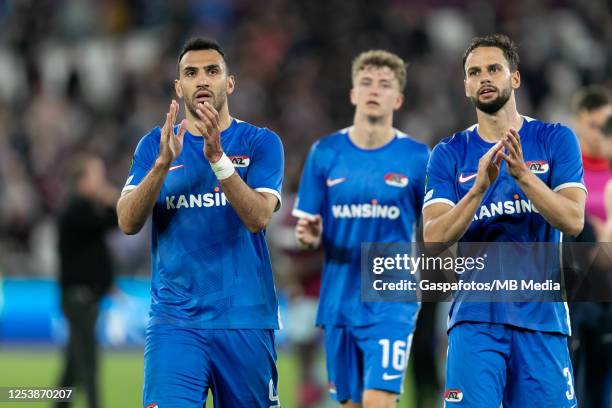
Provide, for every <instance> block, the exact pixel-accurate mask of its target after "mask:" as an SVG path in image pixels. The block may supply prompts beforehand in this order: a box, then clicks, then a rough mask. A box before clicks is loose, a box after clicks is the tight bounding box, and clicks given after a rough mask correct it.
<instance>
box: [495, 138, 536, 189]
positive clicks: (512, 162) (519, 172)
mask: <svg viewBox="0 0 612 408" xmlns="http://www.w3.org/2000/svg"><path fill="white" fill-rule="evenodd" d="M502 143H503V144H504V147H505V150H506V152H503V151H502V152H501V153H500V155H501V157H502V159H504V161H505V162H506V164H507V165H508V172H509V173H510V175H511V176H512V177H513V178H515V179H516V180H520V179H521V178H522V177H524V176H525V175H526V174H529V169H528V168H527V165H526V164H525V160H523V148H522V147H521V137H520V136H519V134H518V132H517V131H516V130H514V129H512V128H510V129H509V130H508V132H507V133H506V136H504V138H503V139H502Z"/></svg>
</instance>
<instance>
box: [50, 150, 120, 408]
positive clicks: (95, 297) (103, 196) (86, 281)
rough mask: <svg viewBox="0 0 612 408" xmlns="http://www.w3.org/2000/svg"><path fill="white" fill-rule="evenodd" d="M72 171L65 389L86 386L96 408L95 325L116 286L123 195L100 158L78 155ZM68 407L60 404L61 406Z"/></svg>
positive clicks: (63, 251) (63, 227)
mask: <svg viewBox="0 0 612 408" xmlns="http://www.w3.org/2000/svg"><path fill="white" fill-rule="evenodd" d="M70 170H71V171H70V182H71V195H70V198H69V199H68V202H67V204H66V206H65V208H64V210H63V211H62V213H61V215H60V217H59V258H60V279H59V280H60V286H61V292H62V293H61V302H62V310H63V312H64V314H65V316H66V319H67V321H68V325H69V328H70V337H69V340H68V344H67V347H66V351H65V360H64V361H65V366H64V371H63V374H62V377H61V379H60V386H61V387H71V386H74V385H77V386H82V387H83V390H84V391H85V393H86V396H87V404H88V407H89V408H96V407H98V406H99V401H98V393H97V384H96V348H97V345H96V337H95V325H96V320H97V318H98V302H99V300H100V298H102V296H104V295H105V294H107V293H108V292H109V291H110V289H111V287H112V285H113V272H112V265H111V256H110V253H109V250H108V248H107V245H106V243H105V236H106V233H107V232H108V231H109V230H111V229H113V228H115V227H116V226H117V217H116V213H115V209H114V208H115V201H116V200H117V197H118V195H119V194H118V191H117V190H116V189H115V188H114V187H113V186H111V184H110V183H109V182H108V180H107V179H106V170H105V166H104V162H103V161H102V160H101V159H100V158H99V157H97V156H95V155H91V154H80V155H77V156H76V157H75V159H74V161H73V162H72V163H71V168H70ZM68 405H69V404H68V403H67V402H60V403H58V405H57V407H58V408H59V407H67V406H68Z"/></svg>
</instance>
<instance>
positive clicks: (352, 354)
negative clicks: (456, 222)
mask: <svg viewBox="0 0 612 408" xmlns="http://www.w3.org/2000/svg"><path fill="white" fill-rule="evenodd" d="M352 79H353V88H352V89H351V92H350V100H351V103H352V104H353V105H354V106H355V116H354V122H353V126H351V127H348V128H346V129H343V130H340V131H338V132H335V133H333V134H331V135H329V136H327V137H324V138H322V139H321V140H319V141H318V142H316V143H315V144H314V145H313V146H312V149H311V151H310V154H309V156H308V159H307V161H306V165H305V167H304V172H303V174H302V179H301V182H300V187H299V192H298V200H297V202H296V205H295V208H294V210H293V214H294V215H295V216H296V217H298V218H300V220H299V221H298V224H297V226H296V237H297V240H298V242H299V243H300V244H301V245H302V246H304V247H306V248H315V247H317V246H319V245H320V244H321V243H322V244H323V248H324V250H325V265H324V269H323V282H322V286H321V298H320V302H319V310H318V313H317V321H316V323H317V325H318V326H322V327H323V329H324V334H325V350H326V354H327V373H328V378H329V391H330V394H331V396H332V398H333V399H335V400H336V401H338V402H340V403H341V404H342V406H343V407H360V406H363V407H366V408H373V407H377V408H378V407H394V406H395V405H396V401H397V397H398V395H399V394H400V392H401V389H402V383H403V379H404V373H405V369H406V365H407V364H408V355H409V354H410V347H411V342H412V333H413V331H414V329H415V324H416V318H417V314H418V311H419V305H418V303H416V302H362V301H361V289H360V283H361V278H360V271H361V244H362V243H363V242H405V243H406V242H412V241H414V240H415V235H416V231H415V228H414V227H415V224H416V223H417V222H418V220H419V219H420V213H421V206H422V202H423V192H424V184H425V166H426V164H427V158H428V157H429V149H428V148H427V146H426V145H424V144H423V143H420V142H418V141H416V140H414V139H412V138H411V137H409V136H408V135H406V134H405V133H403V132H401V131H399V130H397V129H394V128H393V113H394V112H395V111H396V110H398V109H399V108H400V107H401V106H402V103H403V100H404V97H403V95H402V92H403V90H404V87H405V84H406V66H405V63H404V61H402V59H401V58H399V57H398V56H396V55H394V54H391V53H389V52H386V51H382V50H374V51H368V52H364V53H362V54H360V55H359V56H358V57H357V58H356V59H355V61H354V62H353V67H352Z"/></svg>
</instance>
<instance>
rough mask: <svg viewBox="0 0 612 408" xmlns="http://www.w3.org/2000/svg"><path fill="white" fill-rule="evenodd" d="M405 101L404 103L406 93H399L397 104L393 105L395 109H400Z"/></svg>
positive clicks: (396, 99)
mask: <svg viewBox="0 0 612 408" xmlns="http://www.w3.org/2000/svg"><path fill="white" fill-rule="evenodd" d="M403 103H404V95H402V94H401V93H400V94H399V95H397V98H395V104H394V105H393V110H398V109H399V108H401V107H402V104H403Z"/></svg>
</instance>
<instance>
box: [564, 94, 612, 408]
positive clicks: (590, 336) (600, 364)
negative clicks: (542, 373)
mask: <svg viewBox="0 0 612 408" xmlns="http://www.w3.org/2000/svg"><path fill="white" fill-rule="evenodd" d="M574 110H575V114H576V121H575V130H576V132H577V134H578V139H579V140H580V148H581V150H582V161H583V166H584V184H585V186H586V187H587V190H588V191H589V194H588V196H587V201H586V218H585V225H584V229H583V231H582V232H581V233H580V235H578V236H577V237H576V238H575V239H571V238H570V239H569V240H571V241H575V242H578V243H580V244H590V245H589V248H590V251H587V252H588V255H587V259H585V260H584V261H583V262H582V264H583V269H584V271H583V274H584V275H583V277H584V281H583V282H582V284H581V286H580V290H579V291H578V295H577V296H579V299H578V300H579V302H574V303H572V305H571V322H572V337H571V338H570V350H571V355H572V365H573V367H574V378H575V382H576V384H575V389H576V393H577V397H578V400H579V401H580V405H581V406H582V407H587V408H591V407H592V408H601V407H603V406H609V405H604V400H608V401H610V396H609V395H607V396H606V395H605V394H609V393H610V391H609V390H608V391H607V392H606V391H604V390H605V389H606V381H607V380H608V379H609V376H610V374H611V372H612V344H610V341H609V340H607V339H608V338H610V337H612V304H611V303H596V302H597V301H601V300H603V299H601V297H602V295H601V293H605V289H604V290H603V291H602V288H606V287H609V286H610V285H609V283H608V282H610V278H609V270H610V263H609V258H607V257H605V256H604V255H603V254H600V253H599V252H600V248H601V245H603V244H602V243H604V242H605V239H604V229H605V225H606V221H607V220H606V219H607V211H606V206H605V199H604V198H605V196H604V194H605V190H606V185H607V184H608V183H609V182H610V181H611V180H612V170H611V169H610V160H612V155H611V156H608V155H606V152H607V150H606V149H605V147H606V140H605V138H604V133H603V127H604V124H605V122H606V120H607V118H608V117H609V116H610V115H612V98H611V96H610V94H609V91H608V90H607V89H606V88H602V87H589V88H585V89H582V90H581V91H580V92H579V93H578V94H577V95H576V97H575V100H574ZM580 244H579V245H580ZM582 248H585V249H586V246H582ZM573 289H574V288H572V290H573ZM588 300H590V302H588ZM608 388H609V386H608Z"/></svg>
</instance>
